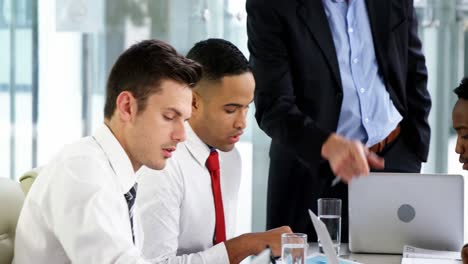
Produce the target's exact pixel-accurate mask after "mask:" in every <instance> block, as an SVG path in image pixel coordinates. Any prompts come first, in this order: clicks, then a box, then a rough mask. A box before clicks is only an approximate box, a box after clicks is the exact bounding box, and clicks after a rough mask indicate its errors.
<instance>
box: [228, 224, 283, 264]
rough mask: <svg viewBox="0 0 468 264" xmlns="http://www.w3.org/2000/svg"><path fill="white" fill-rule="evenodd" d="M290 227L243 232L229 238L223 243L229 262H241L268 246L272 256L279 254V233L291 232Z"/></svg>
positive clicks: (232, 263) (233, 263)
mask: <svg viewBox="0 0 468 264" xmlns="http://www.w3.org/2000/svg"><path fill="white" fill-rule="evenodd" d="M291 232H292V231H291V228H289V227H288V226H282V227H278V228H275V229H271V230H268V231H266V232H260V233H249V234H244V235H241V236H238V237H235V238H233V239H230V240H228V241H226V242H224V244H225V245H226V250H227V253H228V256H229V263H230V264H235V263H239V262H241V261H242V260H243V259H245V258H246V257H248V256H250V255H258V254H259V253H260V252H262V251H263V250H265V248H266V246H267V245H268V246H270V249H271V252H272V254H273V255H274V256H281V234H284V233H291Z"/></svg>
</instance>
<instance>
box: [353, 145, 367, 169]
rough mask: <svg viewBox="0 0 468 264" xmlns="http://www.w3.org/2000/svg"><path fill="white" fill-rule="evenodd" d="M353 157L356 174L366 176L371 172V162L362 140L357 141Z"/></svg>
mask: <svg viewBox="0 0 468 264" xmlns="http://www.w3.org/2000/svg"><path fill="white" fill-rule="evenodd" d="M353 155H354V156H353V158H354V159H355V164H356V171H355V175H354V176H362V175H363V176H366V175H368V174H369V170H370V169H369V164H368V163H367V158H366V154H365V147H364V146H363V145H362V143H361V142H356V143H355V145H354V149H353Z"/></svg>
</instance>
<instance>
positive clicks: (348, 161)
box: [322, 133, 384, 183]
mask: <svg viewBox="0 0 468 264" xmlns="http://www.w3.org/2000/svg"><path fill="white" fill-rule="evenodd" d="M322 156H323V158H325V159H327V160H328V161H329V162H330V167H331V169H332V171H333V173H334V174H335V175H336V176H338V177H340V178H341V179H342V181H344V182H346V183H348V182H349V181H351V179H352V178H353V177H356V176H366V175H368V174H369V171H370V168H374V169H383V168H384V159H382V158H381V157H379V156H377V155H376V154H375V153H373V152H371V151H369V149H367V148H366V147H365V146H364V145H363V144H362V143H361V142H359V141H356V140H348V139H346V138H344V137H342V136H339V135H337V134H336V133H333V134H331V136H330V137H329V138H328V139H327V140H326V141H325V143H324V144H323V146H322Z"/></svg>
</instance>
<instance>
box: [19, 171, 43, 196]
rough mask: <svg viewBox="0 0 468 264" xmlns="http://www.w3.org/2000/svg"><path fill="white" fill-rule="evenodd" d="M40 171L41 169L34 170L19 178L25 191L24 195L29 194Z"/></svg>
mask: <svg viewBox="0 0 468 264" xmlns="http://www.w3.org/2000/svg"><path fill="white" fill-rule="evenodd" d="M40 170H41V168H40V167H38V168H34V169H32V170H30V171H28V172H26V173H25V174H23V175H21V177H20V178H19V181H20V185H21V189H23V192H24V195H26V194H28V192H29V189H31V186H32V184H33V182H34V180H35V179H36V177H37V175H39V171H40Z"/></svg>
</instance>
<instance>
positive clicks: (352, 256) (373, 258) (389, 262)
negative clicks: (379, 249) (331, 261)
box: [307, 243, 401, 264]
mask: <svg viewBox="0 0 468 264" xmlns="http://www.w3.org/2000/svg"><path fill="white" fill-rule="evenodd" d="M307 252H308V254H314V253H318V245H317V243H310V244H309V250H308V251H307ZM340 258H343V259H349V260H352V261H356V262H359V263H363V264H400V263H401V255H390V254H388V255H387V254H356V253H351V252H349V249H348V244H347V243H342V244H341V247H340Z"/></svg>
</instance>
